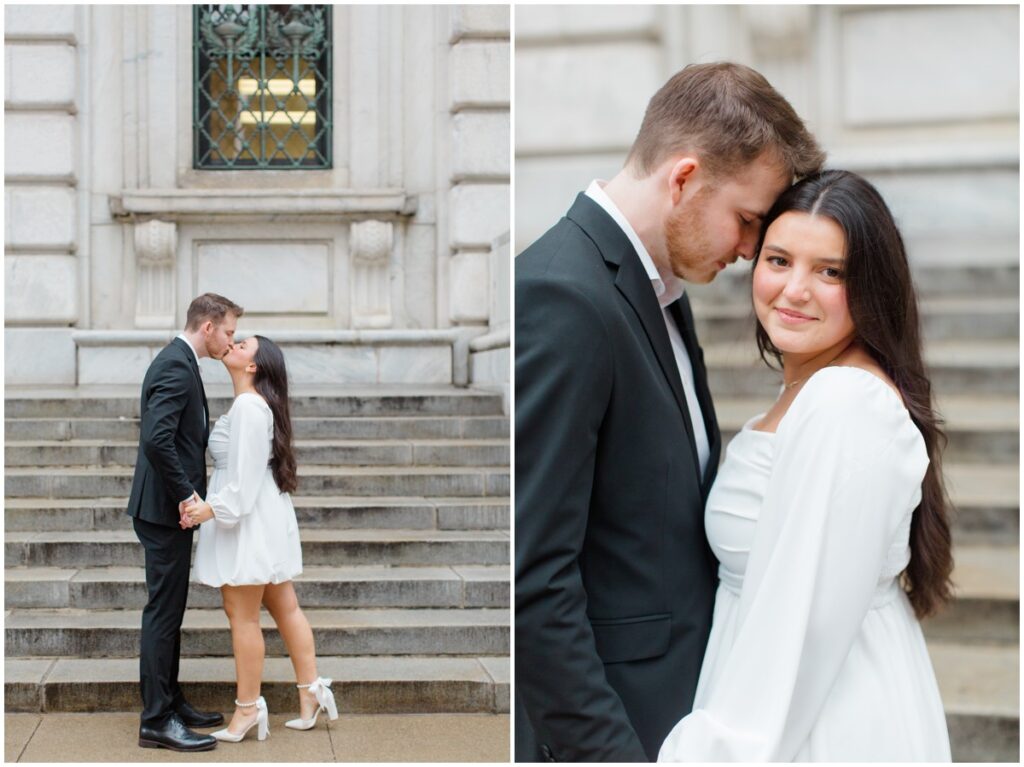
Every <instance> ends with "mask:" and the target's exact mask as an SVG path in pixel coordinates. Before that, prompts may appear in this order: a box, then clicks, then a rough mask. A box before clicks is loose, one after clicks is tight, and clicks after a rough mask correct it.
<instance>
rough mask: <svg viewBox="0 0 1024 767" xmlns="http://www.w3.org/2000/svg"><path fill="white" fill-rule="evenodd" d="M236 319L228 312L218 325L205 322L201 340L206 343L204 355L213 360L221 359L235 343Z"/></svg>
mask: <svg viewBox="0 0 1024 767" xmlns="http://www.w3.org/2000/svg"><path fill="white" fill-rule="evenodd" d="M237 326H238V317H236V316H235V315H233V314H232V313H231V312H228V313H227V314H225V315H224V319H223V320H221V323H220V324H219V325H215V324H214V323H213V322H210V321H207V322H206V323H204V324H203V338H204V340H205V341H206V353H207V354H209V355H210V356H211V357H213V359H215V360H219V359H223V358H224V355H226V354H227V353H228V352H229V351H231V346H232V344H233V343H234V341H235V328H236V327H237Z"/></svg>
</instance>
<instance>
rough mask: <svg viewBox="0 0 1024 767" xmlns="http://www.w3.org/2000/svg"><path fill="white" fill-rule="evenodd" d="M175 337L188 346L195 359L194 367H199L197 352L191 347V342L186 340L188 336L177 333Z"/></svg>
mask: <svg viewBox="0 0 1024 767" xmlns="http://www.w3.org/2000/svg"><path fill="white" fill-rule="evenodd" d="M177 337H178V338H180V339H181V340H182V341H184V342H185V343H186V344H187V345H188V348H189V349H190V350H191V351H192V356H193V357H195V358H196V367H198V366H199V352H197V351H196V350H195V347H193V346H192V342H191V341H189V340H188V336H186V335H185V334H184V333H178V336H177Z"/></svg>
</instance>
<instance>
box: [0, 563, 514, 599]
mask: <svg viewBox="0 0 1024 767" xmlns="http://www.w3.org/2000/svg"><path fill="white" fill-rule="evenodd" d="M293 583H294V584H295V593H296V595H297V596H298V599H299V604H301V605H302V606H303V607H304V608H316V607H326V608H355V607H508V606H509V604H510V598H509V591H510V587H509V566H508V565H507V564H499V565H457V566H447V565H437V566H418V567H410V566H382V565H376V564H371V565H347V566H344V567H333V566H325V565H312V566H311V565H306V566H305V567H304V569H303V572H302V573H301V574H300V575H298V576H297V577H296V578H295V579H294V581H293ZM147 598H148V594H147V592H146V575H145V571H144V570H143V568H142V567H66V568H61V567H46V566H41V567H7V568H6V569H5V570H4V605H5V607H6V608H8V609H11V608H32V607H39V608H49V609H54V608H66V607H72V606H73V607H76V608H83V609H85V608H90V609H98V610H109V609H115V608H121V609H130V610H141V609H142V608H143V607H144V606H145V605H146V601H147ZM188 603H189V606H190V607H206V608H219V607H220V606H221V604H222V599H221V594H220V590H219V589H215V588H212V587H210V586H204V585H203V584H201V583H192V584H190V586H189V595H188Z"/></svg>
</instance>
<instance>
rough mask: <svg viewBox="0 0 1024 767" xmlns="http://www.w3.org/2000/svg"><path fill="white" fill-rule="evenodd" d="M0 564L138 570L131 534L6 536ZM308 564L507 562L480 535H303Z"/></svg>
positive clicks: (505, 552)
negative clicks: (3, 557)
mask: <svg viewBox="0 0 1024 767" xmlns="http://www.w3.org/2000/svg"><path fill="white" fill-rule="evenodd" d="M4 551H5V565H6V566H8V567H19V566H33V567H35V566H46V567H106V566H112V565H114V566H123V565H136V566H138V565H142V564H143V561H144V557H143V549H142V545H141V544H140V543H139V541H138V539H137V538H136V536H135V532H134V531H132V530H109V531H99V532H79V531H73V532H48V533H7V534H6V535H5V537H4ZM302 560H303V563H304V564H305V565H307V566H309V565H330V566H338V565H342V564H344V565H370V564H374V565H385V564H386V565H498V564H504V563H507V562H508V561H509V535H508V533H507V532H502V531H480V530H459V531H449V530H303V531H302Z"/></svg>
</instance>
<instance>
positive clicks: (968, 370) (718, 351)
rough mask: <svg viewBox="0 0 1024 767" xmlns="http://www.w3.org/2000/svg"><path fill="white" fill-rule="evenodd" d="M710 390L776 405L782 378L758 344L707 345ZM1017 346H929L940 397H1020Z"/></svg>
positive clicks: (991, 343) (980, 343)
mask: <svg viewBox="0 0 1024 767" xmlns="http://www.w3.org/2000/svg"><path fill="white" fill-rule="evenodd" d="M703 348H704V361H705V363H706V365H707V368H708V384H709V386H710V388H711V391H713V392H714V393H715V395H716V396H717V397H734V398H735V397H758V398H761V399H772V398H773V397H774V395H776V394H778V391H779V387H780V385H781V383H782V375H781V373H779V372H778V371H775V370H772V369H771V368H769V367H768V366H767V365H765V363H764V362H762V361H761V360H760V359H759V358H758V356H757V348H756V347H755V345H754V344H753V342H750V341H747V342H738V343H718V344H706V345H704V347H703ZM1019 357H1020V352H1019V344H1018V342H1017V341H1015V340H1014V341H970V342H967V341H942V342H935V343H931V344H927V345H926V347H925V364H926V365H927V366H928V368H929V375H930V377H931V381H932V386H933V388H934V390H935V391H936V392H937V393H938V395H939V396H940V397H945V396H949V395H963V394H973V395H982V394H984V395H1001V396H1002V397H1004V398H1005V397H1006V396H1007V395H1015V394H1017V392H1018V388H1019V377H1020V367H1019Z"/></svg>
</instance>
